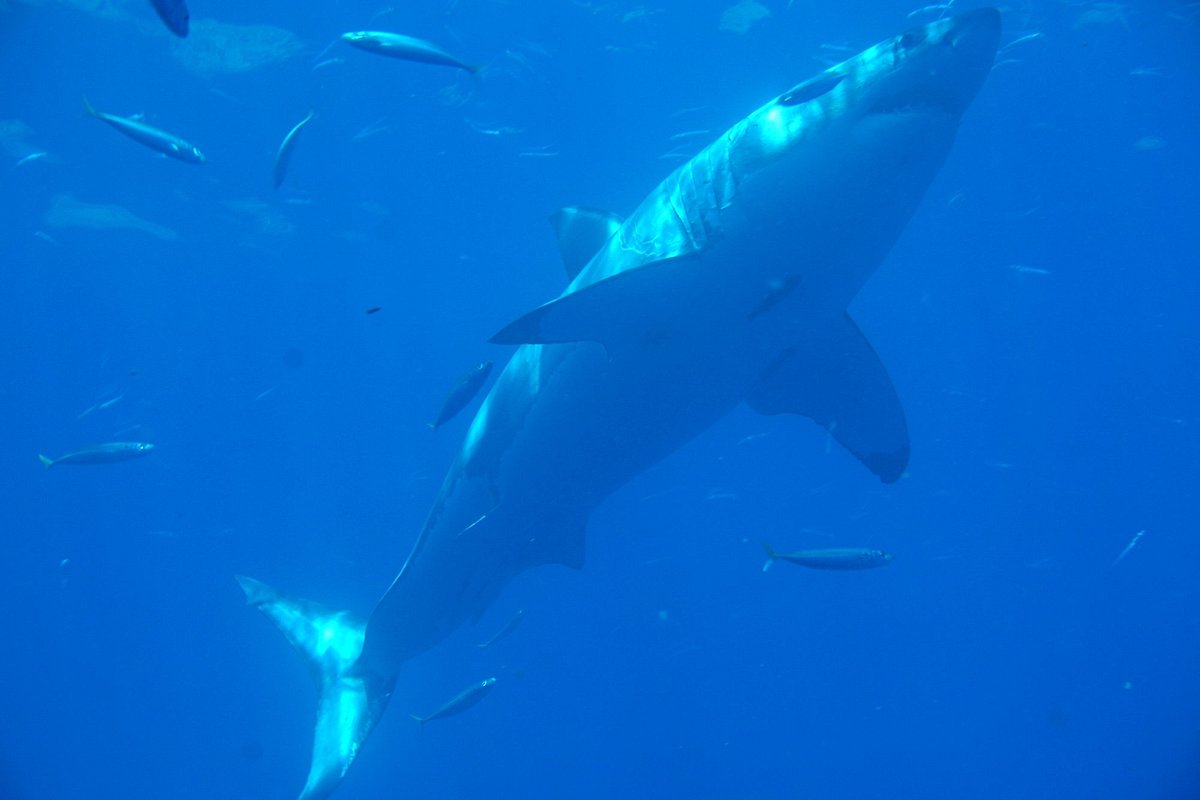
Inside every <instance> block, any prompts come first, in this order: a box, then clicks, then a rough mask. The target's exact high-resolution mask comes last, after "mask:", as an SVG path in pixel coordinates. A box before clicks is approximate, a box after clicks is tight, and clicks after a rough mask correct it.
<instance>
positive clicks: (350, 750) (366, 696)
mask: <svg viewBox="0 0 1200 800" xmlns="http://www.w3.org/2000/svg"><path fill="white" fill-rule="evenodd" d="M237 581H238V583H239V584H240V585H241V587H242V591H243V592H245V594H246V603H247V605H251V606H254V607H256V608H257V609H258V610H259V611H261V612H263V613H264V614H265V615H266V616H267V618H269V619H270V620H271V621H272V622H273V623H275V627H277V628H279V630H280V631H281V632H282V633H283V635H284V637H285V638H286V639H287V640H288V641H289V642H291V644H292V646H293V647H295V648H296V650H298V651H299V652H300V655H302V656H304V659H305V661H306V662H307V663H308V666H309V668H310V669H311V670H312V673H313V677H314V678H315V679H316V681H317V688H318V690H319V698H318V700H317V725H316V731H315V733H314V736H313V753H312V766H311V767H310V768H309V773H308V781H307V782H306V783H305V785H304V789H303V791H301V793H300V797H299V800H322V799H323V798H326V797H328V796H329V795H330V794H332V793H333V790H334V789H336V788H337V786H338V784H339V783H340V782H341V780H342V777H343V776H345V774H346V771H347V770H348V769H350V765H351V764H353V763H354V759H355V758H356V757H357V756H358V753H359V751H360V749H361V748H362V744H363V742H364V741H366V739H367V737H368V736H369V735H370V734H371V731H372V730H374V728H375V723H376V722H378V721H379V717H380V716H381V715H382V714H383V710H384V709H385V708H386V707H387V703H388V700H389V699H390V698H391V694H392V684H393V680H392V679H390V678H380V677H378V676H375V675H371V674H366V673H364V672H362V671H360V670H358V669H356V666H357V664H358V657H359V654H360V653H361V652H362V644H363V637H364V635H365V633H366V624H365V623H364V622H363V621H362V620H361V619H359V618H357V617H355V616H353V615H352V614H350V612H348V611H331V610H330V609H327V608H325V607H324V606H322V605H320V604H318V603H314V602H311V601H309V600H300V599H296V598H292V597H288V596H287V595H285V594H283V593H282V592H279V591H277V590H275V589H274V588H272V587H270V586H268V585H267V584H265V583H263V582H261V581H256V580H254V579H253V578H247V577H244V576H241V575H239V576H237Z"/></svg>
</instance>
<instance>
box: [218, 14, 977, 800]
mask: <svg viewBox="0 0 1200 800" xmlns="http://www.w3.org/2000/svg"><path fill="white" fill-rule="evenodd" d="M999 38H1000V14H999V12H998V11H996V10H995V9H979V10H976V11H971V12H968V13H966V14H963V15H961V16H956V17H952V18H948V19H943V20H939V21H937V22H934V23H931V24H929V25H926V26H923V27H919V28H914V29H913V30H910V31H908V32H907V33H904V34H902V35H899V36H895V37H892V38H890V39H888V40H886V41H884V42H881V43H880V44H878V45H875V46H873V47H870V48H868V49H867V50H865V51H863V52H862V53H861V54H859V55H857V56H853V57H851V58H850V59H848V60H846V61H845V62H843V63H841V64H838V65H836V66H834V67H831V68H830V69H829V70H827V71H826V72H825V73H824V74H823V75H819V76H817V77H816V78H814V79H812V80H809V81H804V82H802V83H795V84H792V87H793V88H792V89H791V90H790V91H784V92H782V93H780V94H777V95H776V96H775V97H773V98H770V99H767V100H766V102H765V103H764V104H763V105H761V106H760V107H759V108H758V109H757V110H753V111H751V112H750V113H749V114H748V115H747V116H746V117H744V118H743V119H741V120H740V121H738V122H735V123H734V124H733V125H732V127H730V128H729V130H728V131H726V132H725V133H723V134H722V135H720V136H719V137H716V138H715V139H714V140H713V141H712V142H711V143H710V144H709V145H708V147H706V148H704V150H703V151H702V152H700V153H699V154H697V155H696V156H695V157H694V158H692V159H691V160H690V161H687V162H686V163H684V164H681V165H680V166H679V167H678V169H676V170H675V171H674V172H672V173H671V174H670V175H668V176H667V177H665V178H664V179H663V180H662V181H661V182H660V183H659V184H658V186H657V187H654V188H652V189H651V190H650V191H649V193H648V194H647V195H645V197H644V199H643V200H642V202H641V203H640V204H639V205H638V206H637V207H636V208H635V209H634V211H633V212H632V213H631V214H629V215H628V216H627V217H625V219H624V220H623V221H622V222H621V223H620V225H619V228H618V229H617V230H616V231H615V232H614V233H613V234H612V236H611V237H610V238H609V239H608V240H607V241H605V242H603V243H602V244H600V245H599V249H598V250H597V251H596V252H595V253H594V255H593V256H592V257H591V258H590V259H589V260H588V262H587V263H586V264H585V265H583V267H582V269H580V271H579V272H578V274H577V275H576V276H575V278H574V279H572V280H571V282H570V284H569V285H568V286H567V288H566V290H565V291H564V292H563V293H562V294H561V295H560V296H559V297H558V298H557V299H554V300H551V301H550V302H548V303H546V304H544V305H542V306H540V307H539V308H537V309H534V310H533V311H532V312H530V313H528V314H526V315H525V316H523V317H520V318H519V319H518V320H517V321H516V322H514V323H513V324H511V325H509V326H508V327H507V328H505V329H504V330H503V331H501V332H500V333H498V334H497V335H496V336H495V337H493V340H492V341H493V342H495V343H504V344H515V345H518V348H517V349H516V352H515V353H513V355H512V358H511V359H510V360H509V362H508V364H507V366H505V367H504V369H503V370H502V372H501V374H500V375H499V376H498V377H497V379H496V380H495V382H494V385H493V386H492V388H491V390H490V391H489V392H488V394H487V396H486V398H485V399H484V400H483V402H482V403H481V404H480V406H479V409H478V411H477V412H476V413H475V417H474V419H473V421H472V422H471V424H470V425H469V426H468V428H467V431H466V435H465V436H464V437H463V443H462V446H461V448H460V449H459V451H458V455H457V456H456V458H455V461H454V463H453V464H452V465H451V467H450V469H449V471H448V472H447V474H446V477H445V479H444V480H443V482H442V484H441V489H440V490H439V492H438V495H437V497H436V499H435V500H434V503H433V506H432V509H431V511H430V513H429V515H428V517H426V521H425V523H424V526H423V527H422V529H421V531H420V532H419V534H418V535H417V537H416V538H415V541H413V543H412V548H411V550H410V554H409V556H408V559H407V560H406V561H405V563H404V565H403V567H402V568H401V569H400V571H399V574H398V575H396V577H395V579H394V580H393V581H392V582H391V585H390V586H389V587H388V588H387V590H386V591H385V592H384V594H383V596H382V597H381V598H380V599H379V601H378V603H377V604H376V605H375V607H374V610H373V611H372V612H371V614H370V617H369V618H368V619H365V620H364V619H362V618H361V617H357V616H354V615H352V614H350V613H348V612H343V611H337V610H332V609H328V610H327V609H324V608H322V607H321V606H320V605H318V604H316V603H314V602H311V601H308V600H299V599H296V598H291V597H289V596H287V595H286V594H284V593H282V592H279V591H278V590H276V589H273V588H271V587H269V586H266V585H265V584H262V583H260V582H258V581H253V580H251V579H248V578H241V579H240V580H241V584H242V588H243V590H244V591H245V593H246V600H247V603H248V604H249V605H251V606H253V607H255V608H257V609H259V611H261V612H262V613H263V614H264V615H265V616H266V617H267V618H268V619H269V620H270V621H271V622H273V623H274V624H275V625H276V627H278V628H279V629H280V630H281V631H282V632H283V634H284V635H285V636H286V637H287V638H288V640H289V641H291V643H292V644H293V645H294V646H295V649H296V650H297V651H299V652H300V653H301V655H303V656H304V657H305V659H306V661H307V663H308V665H309V667H310V668H311V670H312V672H313V674H314V676H315V678H316V683H317V686H318V692H319V700H318V705H317V721H316V726H315V730H314V737H313V745H312V750H311V753H312V761H311V766H310V768H309V773H308V779H307V781H306V782H305V784H304V787H303V788H302V789H301V792H300V797H301V798H302V800H322V799H323V798H326V797H328V796H329V795H330V794H332V793H333V792H334V791H335V790H336V789H337V787H338V785H339V784H340V783H341V781H342V779H343V778H344V777H345V775H346V772H347V770H348V769H350V768H351V766H352V764H353V763H354V762H355V761H356V760H358V757H359V756H360V755H362V754H363V753H368V754H370V755H369V756H368V758H374V757H377V756H383V754H382V753H376V752H375V751H372V750H371V749H370V748H367V749H366V750H364V749H363V746H362V745H363V742H364V741H365V740H366V739H367V738H368V737H369V736H370V734H371V731H372V730H373V729H374V728H375V725H376V723H377V722H378V721H379V719H380V717H381V715H382V714H383V713H384V712H385V709H386V706H387V704H388V702H389V700H390V699H391V698H392V697H393V696H394V694H395V691H394V690H395V689H396V686H397V681H399V680H401V678H402V675H403V674H404V672H405V666H406V665H408V664H410V662H411V661H412V660H413V659H415V658H417V657H418V656H419V655H421V654H422V653H425V652H427V651H429V650H430V649H431V648H433V647H435V646H436V645H438V644H439V643H441V642H443V641H444V640H445V639H446V638H447V637H449V636H450V635H451V634H453V633H454V632H456V631H457V630H459V628H460V627H461V626H463V625H464V624H466V623H467V622H469V621H470V620H473V619H478V618H479V617H480V616H481V615H482V614H483V613H484V612H486V610H487V609H488V608H489V607H490V606H491V604H492V603H493V602H494V601H495V600H496V599H497V598H498V597H499V596H500V595H501V593H502V592H503V591H504V590H505V588H506V587H507V586H508V585H509V583H510V582H511V581H513V580H514V579H515V578H516V577H517V576H519V575H522V574H524V573H526V572H528V571H529V570H532V569H534V568H537V567H541V566H543V565H549V564H558V565H563V566H566V567H571V568H576V569H578V568H581V567H582V566H583V564H584V561H585V556H586V544H587V542H586V535H585V533H586V530H587V526H588V522H589V518H590V517H591V515H592V512H593V511H594V509H596V508H597V507H598V506H599V505H600V504H601V503H602V502H604V501H605V499H606V498H607V497H609V496H610V495H611V494H612V493H613V492H615V491H616V490H617V489H618V488H619V487H621V486H624V485H627V484H628V483H629V482H630V481H631V480H632V479H633V478H634V477H635V476H637V475H639V474H641V473H642V472H644V471H645V470H647V469H649V468H650V467H651V466H653V465H654V464H657V463H659V462H660V461H662V460H663V459H665V458H667V457H668V456H669V455H670V454H672V453H674V452H676V451H677V450H679V449H680V448H681V447H683V446H684V445H685V444H686V443H687V442H689V441H691V440H692V439H694V438H695V437H697V436H699V435H700V434H701V433H702V432H704V431H706V430H708V429H709V428H711V427H712V426H713V425H715V424H717V423H718V421H719V420H721V419H723V418H725V417H726V416H727V415H728V414H729V413H731V412H732V411H734V409H737V408H739V407H741V406H742V405H743V404H746V405H748V406H749V407H750V408H751V409H752V410H754V411H756V412H758V413H761V414H765V415H776V414H789V415H795V416H803V417H807V418H809V419H811V420H813V421H814V422H815V423H816V424H818V425H819V426H821V427H822V428H824V429H825V430H826V431H828V432H829V434H830V436H831V439H832V440H833V441H836V442H837V443H838V444H840V445H841V446H843V447H844V448H845V450H846V451H847V454H846V456H845V457H846V458H847V459H849V458H856V459H857V460H858V461H859V462H861V464H862V465H863V466H864V467H865V468H866V469H867V470H869V471H870V472H872V473H874V475H875V476H876V477H877V478H878V479H879V480H881V481H883V482H885V483H895V482H896V481H898V480H899V479H900V478H901V477H902V476H903V475H904V472H905V470H906V468H907V464H908V460H909V453H910V447H909V434H908V427H907V423H906V421H905V416H904V410H903V407H902V405H901V402H900V397H899V393H898V392H897V391H896V387H895V385H894V384H893V382H892V380H891V378H890V376H889V375H888V372H887V369H886V367H885V366H884V364H883V361H882V359H880V357H879V355H878V354H877V353H876V351H875V349H874V347H873V346H872V345H871V343H870V342H869V341H868V339H867V337H866V336H865V335H864V334H863V333H862V331H861V330H860V329H859V327H858V325H857V324H856V322H855V321H854V319H853V318H852V317H851V315H850V314H848V313H847V308H848V307H849V306H850V304H851V301H852V300H853V299H854V298H855V296H856V295H857V294H858V293H859V291H860V290H861V289H862V288H863V286H864V285H866V283H867V281H868V280H869V279H870V277H871V275H872V274H873V273H874V272H875V270H876V269H877V268H878V267H879V265H880V263H881V262H882V261H883V260H884V258H885V257H886V256H887V254H888V253H889V252H890V251H891V250H892V249H893V245H894V244H895V242H896V241H897V239H898V238H899V236H900V234H901V232H902V231H903V230H904V229H905V227H906V225H907V224H908V221H909V219H910V218H911V217H912V215H913V214H914V212H915V211H916V209H917V208H918V206H919V205H920V203H921V201H922V198H923V197H924V195H925V194H926V192H927V190H928V188H929V186H930V184H931V183H932V181H933V180H934V178H935V176H936V175H937V174H938V171H939V169H940V168H941V165H942V163H943V162H944V161H945V159H946V157H947V156H948V154H949V153H950V152H951V149H952V146H953V143H954V140H955V137H956V135H957V133H958V130H959V125H960V122H961V120H962V119H963V116H964V113H965V112H966V111H967V109H968V107H969V106H970V105H971V102H972V100H973V99H974V98H975V96H976V94H977V93H978V91H979V89H980V88H981V87H982V86H983V84H984V81H985V79H986V78H987V76H988V74H989V73H990V71H991V66H992V63H993V62H994V60H995V53H996V48H997V45H998V42H999ZM780 88H781V89H782V88H784V87H782V86H781V87H780ZM669 108H670V107H669V106H664V107H663V109H662V113H663V114H664V115H665V114H666V113H667V111H668V110H669ZM644 116H645V110H644V109H639V110H638V113H637V115H636V117H637V118H639V119H640V118H643V117H644ZM600 221H601V222H603V220H600ZM603 230H604V226H603V225H601V226H591V225H588V226H586V228H585V230H584V232H585V233H586V232H589V231H590V233H591V234H595V233H596V232H597V231H599V232H600V233H601V234H603ZM596 238H598V237H596ZM593 241H595V238H593ZM784 265H787V266H786V268H785V267H784ZM792 275H795V276H796V279H795V286H794V287H793V288H792V289H791V290H788V285H789V284H790V283H792V281H791V280H790V276H792ZM773 282H775V283H773ZM773 286H778V287H779V288H778V289H775V290H773V289H772V287H773ZM764 289H765V291H766V298H767V300H768V302H766V303H764ZM756 311H757V313H755V312H756ZM596 527H603V526H596ZM385 760H388V761H391V760H392V759H385Z"/></svg>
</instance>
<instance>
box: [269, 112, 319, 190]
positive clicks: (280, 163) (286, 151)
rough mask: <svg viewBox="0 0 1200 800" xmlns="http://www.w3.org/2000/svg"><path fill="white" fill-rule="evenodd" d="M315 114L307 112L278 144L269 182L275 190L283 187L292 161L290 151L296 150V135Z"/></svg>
mask: <svg viewBox="0 0 1200 800" xmlns="http://www.w3.org/2000/svg"><path fill="white" fill-rule="evenodd" d="M315 113H316V112H315V111H310V112H308V116H307V117H305V118H304V119H302V120H300V121H299V122H297V123H296V124H295V125H294V126H293V127H292V129H291V130H290V131H288V132H287V136H284V137H283V141H282V142H280V144H279V150H278V151H277V152H276V153H275V167H274V169H273V170H272V172H271V182H272V183H273V184H274V185H275V188H276V189H278V188H279V187H280V186H282V185H283V179H284V177H286V176H287V168H288V164H289V163H291V161H292V151H293V150H294V149H296V134H298V133H300V130H301V128H303V127H304V126H305V125H307V124H308V123H309V122H311V121H312V118H313V115H314V114H315Z"/></svg>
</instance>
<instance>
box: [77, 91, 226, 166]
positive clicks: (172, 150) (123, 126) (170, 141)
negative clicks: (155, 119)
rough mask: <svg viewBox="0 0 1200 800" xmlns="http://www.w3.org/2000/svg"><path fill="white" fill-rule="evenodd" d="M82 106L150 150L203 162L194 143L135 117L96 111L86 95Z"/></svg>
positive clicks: (190, 161) (182, 159)
mask: <svg viewBox="0 0 1200 800" xmlns="http://www.w3.org/2000/svg"><path fill="white" fill-rule="evenodd" d="M83 107H84V109H85V110H86V111H87V113H88V114H89V115H90V116H93V117H95V118H96V119H98V120H101V121H103V122H107V123H108V124H109V125H111V126H113V127H114V128H116V129H117V130H119V131H120V132H121V133H123V134H125V135H126V136H128V137H129V138H130V139H133V140H134V141H135V142H138V143H139V144H144V145H146V147H149V148H150V149H151V150H157V151H158V152H160V153H162V154H163V155H167V156H170V157H171V158H177V159H179V160H180V161H187V162H188V163H189V164H203V163H204V154H203V153H201V152H200V150H199V149H198V148H197V147H196V146H195V145H192V144H189V143H188V142H185V141H184V140H183V139H180V138H179V137H178V136H175V135H174V134H171V133H167V132H166V131H164V130H159V129H158V128H155V127H152V126H150V125H147V124H146V123H144V122H139V121H138V120H135V119H131V118H127V117H118V116H116V115H115V114H105V113H103V112H100V111H97V110H96V109H94V108H92V104H91V103H89V102H88V99H87V98H86V97H85V98H83Z"/></svg>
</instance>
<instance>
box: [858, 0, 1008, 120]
mask: <svg viewBox="0 0 1200 800" xmlns="http://www.w3.org/2000/svg"><path fill="white" fill-rule="evenodd" d="M999 41H1000V12H998V11H997V10H996V9H994V8H981V9H978V10H976V11H972V12H969V13H967V14H963V15H961V16H958V17H952V18H950V19H945V20H938V21H937V22H933V23H931V24H929V25H926V26H924V27H922V28H914V29H913V30H911V31H909V32H907V33H905V34H903V35H901V36H898V37H896V39H894V40H893V42H892V47H893V48H895V50H896V52H897V56H898V58H899V59H900V60H901V61H902V63H903V66H902V67H901V68H900V70H899V71H898V74H897V75H896V76H895V77H893V78H892V79H889V81H888V82H887V83H886V84H885V88H883V90H882V91H881V92H880V94H879V96H878V97H877V98H876V100H875V102H874V103H873V104H872V106H871V111H872V112H874V113H882V114H894V113H902V112H908V111H940V112H944V113H948V114H953V115H955V116H958V115H960V114H962V112H963V111H965V110H966V108H967V106H969V105H970V104H971V101H972V100H973V99H975V95H976V93H977V92H978V91H979V87H980V86H981V85H982V84H983V81H984V79H985V78H987V75H988V72H990V71H991V68H992V62H993V60H994V59H995V56H996V48H997V46H998V45H999Z"/></svg>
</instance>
